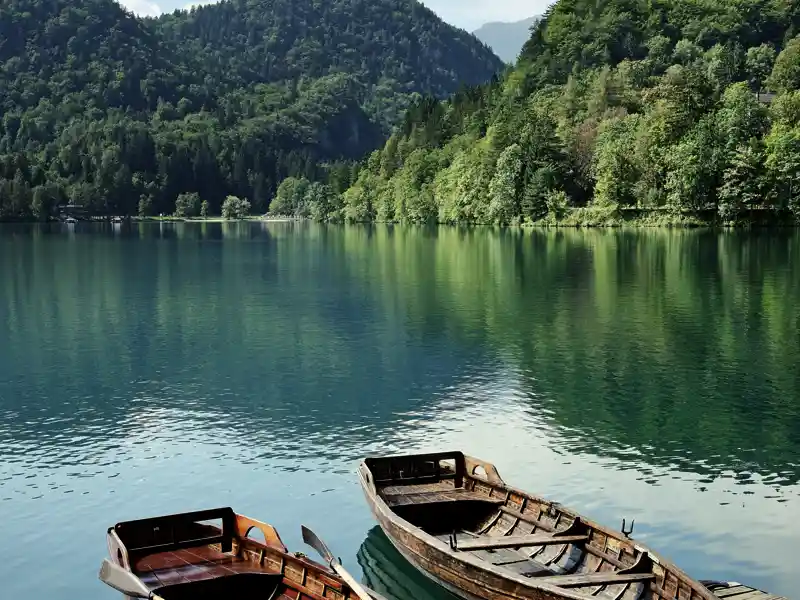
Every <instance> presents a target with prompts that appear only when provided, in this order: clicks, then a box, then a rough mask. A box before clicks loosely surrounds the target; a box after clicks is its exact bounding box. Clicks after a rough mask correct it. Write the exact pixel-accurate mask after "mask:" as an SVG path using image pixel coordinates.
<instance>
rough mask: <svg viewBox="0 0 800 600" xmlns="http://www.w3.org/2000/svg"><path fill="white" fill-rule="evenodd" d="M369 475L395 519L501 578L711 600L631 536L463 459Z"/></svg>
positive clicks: (620, 594)
mask: <svg viewBox="0 0 800 600" xmlns="http://www.w3.org/2000/svg"><path fill="white" fill-rule="evenodd" d="M365 465H366V467H367V469H368V471H369V474H368V475H367V477H371V478H372V484H373V485H374V486H375V490H376V492H377V494H378V495H379V497H380V498H381V499H382V500H383V501H384V502H385V503H386V505H387V506H388V507H389V508H390V509H391V510H392V512H394V514H395V515H397V517H399V518H401V519H404V520H405V521H407V522H408V523H410V524H411V525H413V526H416V527H418V528H420V529H421V530H422V531H424V532H425V533H427V534H429V535H430V536H432V537H434V538H436V539H437V540H439V541H440V542H443V543H445V544H447V546H448V548H449V552H450V554H451V555H452V556H454V557H456V558H458V557H463V556H467V555H469V556H471V557H472V558H474V559H478V560H479V561H482V562H483V564H484V568H486V569H487V570H489V571H491V572H493V573H495V574H497V575H499V576H501V577H502V576H504V575H505V576H508V575H513V576H522V577H525V578H530V579H531V583H532V584H535V583H536V582H538V583H547V584H550V585H555V586H559V587H562V588H565V589H569V590H570V592H572V595H575V594H576V593H577V594H578V595H586V596H593V597H599V598H604V599H606V600H640V599H643V598H654V599H657V598H659V597H661V598H664V599H665V600H674V599H678V598H680V599H681V600H689V599H690V598H692V596H693V595H694V596H695V597H698V598H699V597H705V598H713V597H714V596H713V595H712V594H711V593H710V592H708V591H707V590H705V589H703V590H700V591H698V590H696V589H695V586H693V585H692V583H691V580H687V578H685V577H681V576H679V575H677V574H676V573H673V572H671V571H670V570H668V569H664V568H663V567H662V566H661V565H660V564H658V562H656V561H654V560H653V559H652V558H651V557H650V555H649V554H648V552H646V551H645V552H642V551H640V550H638V549H637V548H636V547H635V546H634V545H633V543H631V542H630V541H628V540H627V539H626V536H625V535H624V534H623V533H619V535H618V536H617V535H613V534H612V533H611V532H609V531H607V530H605V529H603V528H600V527H598V526H597V525H594V524H590V523H587V522H585V521H584V520H582V519H581V517H580V516H578V515H576V514H574V513H572V512H571V511H568V510H567V509H565V508H563V507H560V506H559V505H557V504H554V503H551V502H548V501H546V500H543V499H541V498H537V497H534V496H531V495H529V494H526V493H524V492H521V491H519V490H515V489H512V488H509V487H507V486H506V485H505V483H504V482H503V480H502V479H501V478H500V476H499V474H498V473H497V469H496V468H495V467H494V466H493V465H491V464H489V463H484V462H481V461H478V460H477V459H474V458H471V457H465V456H464V455H463V454H461V453H460V452H453V453H438V454H430V455H414V456H397V457H385V458H384V457H382V458H370V459H367V460H366V461H365Z"/></svg>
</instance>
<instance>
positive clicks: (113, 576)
mask: <svg viewBox="0 0 800 600" xmlns="http://www.w3.org/2000/svg"><path fill="white" fill-rule="evenodd" d="M99 577H100V581H102V582H103V583H105V584H106V585H109V586H111V587H112V588H114V589H115V590H117V591H118V592H122V593H123V594H126V595H128V596H133V597H136V598H149V597H150V590H149V589H148V588H147V586H146V585H145V584H144V583H142V581H141V580H140V579H139V578H138V577H137V576H136V575H134V574H133V573H131V572H130V571H126V570H125V569H123V568H122V567H120V566H119V565H115V564H114V563H112V562H111V561H110V560H108V559H107V558H106V559H104V560H103V564H102V565H100V574H99Z"/></svg>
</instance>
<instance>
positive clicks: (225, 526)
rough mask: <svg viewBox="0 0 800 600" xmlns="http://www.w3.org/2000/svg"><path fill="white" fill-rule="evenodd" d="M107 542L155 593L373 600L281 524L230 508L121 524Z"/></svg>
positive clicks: (223, 598) (173, 599) (191, 597)
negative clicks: (292, 541) (283, 534)
mask: <svg viewBox="0 0 800 600" xmlns="http://www.w3.org/2000/svg"><path fill="white" fill-rule="evenodd" d="M107 542H108V551H109V554H110V562H111V563H112V564H114V565H116V566H117V567H119V568H121V569H122V570H124V571H127V572H128V573H130V574H131V575H132V576H133V578H134V579H135V580H136V583H137V584H138V585H137V587H138V588H139V589H141V590H147V591H146V592H145V593H144V594H143V595H144V596H147V597H151V598H152V597H156V596H157V597H160V598H162V599H163V600H204V599H209V600H211V599H214V600H227V599H250V598H252V599H253V600H256V599H257V600H323V599H325V600H328V599H330V600H368V599H363V598H359V596H358V595H357V593H356V592H354V590H353V589H351V588H350V587H349V586H348V585H347V583H346V582H345V581H344V580H343V579H342V578H341V577H340V576H339V575H337V573H335V572H334V571H333V570H332V569H330V568H329V567H328V566H324V565H322V564H319V563H317V562H315V561H312V560H310V559H309V558H308V557H306V556H305V555H304V554H303V553H301V552H295V553H291V552H289V550H288V549H287V548H286V546H285V545H284V544H283V541H282V540H281V538H280V536H279V535H278V532H277V531H276V530H275V528H274V527H272V526H271V525H268V524H267V523H262V522H260V521H256V520H254V519H250V518H248V517H245V516H244V515H240V514H236V513H235V512H234V511H233V510H232V509H231V508H229V507H225V508H216V509H212V510H204V511H196V512H186V513H180V514H174V515H166V516H159V517H153V518H147V519H139V520H135V521H125V522H122V523H117V524H116V525H115V526H113V527H111V528H109V529H108V532H107ZM101 573H102V571H101ZM355 585H357V582H356V584H355ZM364 591H365V592H366V593H367V594H368V595H369V596H371V597H372V600H386V599H385V598H383V597H382V596H380V595H379V594H377V593H375V592H374V591H372V590H368V589H367V590H364ZM140 597H141V596H140ZM126 598H127V599H128V600H133V599H132V597H131V596H126Z"/></svg>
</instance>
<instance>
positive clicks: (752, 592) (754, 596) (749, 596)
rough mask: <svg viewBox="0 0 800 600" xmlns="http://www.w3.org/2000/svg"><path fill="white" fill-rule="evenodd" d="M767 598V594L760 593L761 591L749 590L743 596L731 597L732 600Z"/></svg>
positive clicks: (763, 599)
mask: <svg viewBox="0 0 800 600" xmlns="http://www.w3.org/2000/svg"><path fill="white" fill-rule="evenodd" d="M768 597H769V594H767V593H765V592H762V591H761V590H756V589H753V588H750V590H749V591H748V592H746V593H744V594H737V595H736V596H733V600H765V599H766V598H768Z"/></svg>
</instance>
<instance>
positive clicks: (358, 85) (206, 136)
mask: <svg viewBox="0 0 800 600" xmlns="http://www.w3.org/2000/svg"><path fill="white" fill-rule="evenodd" d="M0 31H2V32H4V37H2V39H0V112H1V113H2V119H0V219H4V220H8V219H26V218H30V217H31V216H36V217H39V218H46V217H47V216H48V215H50V214H51V213H52V211H53V209H54V207H55V206H57V205H58V204H62V203H65V202H70V203H73V204H79V205H83V206H85V207H87V209H88V210H89V212H93V213H100V214H108V213H132V212H136V211H137V210H138V211H140V212H141V213H142V214H157V213H162V212H163V213H172V212H173V210H174V208H175V200H176V198H177V197H178V195H180V194H190V193H197V194H199V195H200V196H201V197H202V199H203V200H206V201H207V206H208V208H209V209H210V210H211V211H212V212H218V211H219V209H220V206H221V203H222V201H223V199H225V198H226V196H228V195H235V196H242V197H245V198H247V199H249V200H250V201H251V202H252V205H253V207H254V209H255V210H257V211H264V210H266V209H267V207H268V205H269V202H270V200H271V198H272V196H273V195H274V193H275V190H276V188H277V186H278V184H279V183H280V181H282V180H283V179H285V178H286V177H288V176H292V175H302V176H304V177H308V178H312V179H314V178H320V177H322V178H325V179H329V180H330V181H331V183H332V185H334V188H335V189H336V190H337V191H338V190H340V189H342V188H343V187H346V186H347V185H348V184H349V183H350V180H351V179H352V178H353V176H354V171H353V168H352V166H351V165H350V164H349V163H343V162H342V161H343V160H352V159H356V158H358V157H360V156H362V155H363V154H364V153H365V152H368V151H370V150H372V149H374V148H376V147H378V146H379V145H380V144H381V143H382V142H383V140H384V139H385V136H386V135H387V134H388V132H389V130H390V128H391V127H392V126H393V125H394V124H395V123H397V122H398V120H399V118H400V117H401V115H402V114H403V111H404V110H405V108H406V107H407V106H408V105H409V103H410V102H411V101H412V100H413V99H414V98H415V97H417V96H419V95H420V94H426V95H427V94H430V95H433V96H435V97H438V98H445V97H446V96H447V95H448V94H451V93H453V92H455V91H456V90H457V89H459V87H461V86H462V85H463V84H477V83H481V82H485V81H488V80H489V79H490V78H492V77H493V76H494V75H495V74H496V73H498V72H499V71H500V70H501V69H502V68H503V64H502V62H501V61H500V60H499V59H498V58H497V57H496V56H495V55H494V54H492V52H491V51H490V50H489V49H488V48H487V47H486V46H485V45H483V44H482V43H481V42H480V41H478V40H477V39H476V38H474V37H472V36H471V35H469V34H467V33H466V32H464V31H461V30H458V29H456V28H454V27H451V26H449V25H447V24H445V23H443V22H442V21H441V20H440V19H439V18H438V17H436V15H434V13H432V12H431V11H429V10H428V9H426V8H425V7H423V6H422V5H421V4H419V3H418V2H415V1H411V2H408V1H406V0H377V1H373V0H329V1H326V2H324V3H323V2H319V1H318V0H292V1H289V0H225V1H223V2H221V3H219V4H213V5H208V6H202V7H199V8H193V9H192V10H190V11H176V12H174V13H172V14H169V15H163V16H161V17H158V18H146V19H139V18H137V17H136V16H134V15H133V14H132V13H130V12H128V11H126V10H125V9H123V8H122V7H121V6H120V5H119V4H117V3H116V2H113V1H112V0H10V1H8V2H4V3H2V5H0Z"/></svg>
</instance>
